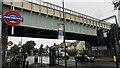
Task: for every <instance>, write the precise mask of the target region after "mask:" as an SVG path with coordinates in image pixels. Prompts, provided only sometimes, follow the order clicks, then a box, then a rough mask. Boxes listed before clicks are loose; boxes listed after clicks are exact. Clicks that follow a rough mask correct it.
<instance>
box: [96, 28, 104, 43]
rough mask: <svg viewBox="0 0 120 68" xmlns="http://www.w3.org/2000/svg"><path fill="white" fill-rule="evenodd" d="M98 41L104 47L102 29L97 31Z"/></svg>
mask: <svg viewBox="0 0 120 68" xmlns="http://www.w3.org/2000/svg"><path fill="white" fill-rule="evenodd" d="M97 41H98V44H99V45H104V35H103V30H102V29H98V30H97Z"/></svg>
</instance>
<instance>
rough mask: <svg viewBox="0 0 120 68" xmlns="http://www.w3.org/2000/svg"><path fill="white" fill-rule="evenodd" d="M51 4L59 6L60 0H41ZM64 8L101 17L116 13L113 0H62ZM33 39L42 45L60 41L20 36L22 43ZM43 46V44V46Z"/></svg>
mask: <svg viewBox="0 0 120 68" xmlns="http://www.w3.org/2000/svg"><path fill="white" fill-rule="evenodd" d="M43 1H47V2H50V3H53V4H57V5H59V6H61V5H62V3H61V1H62V0H43ZM64 1H65V8H69V9H71V10H74V11H77V12H80V13H83V14H86V15H89V16H93V17H95V18H99V19H103V18H105V17H108V16H111V15H113V14H116V10H114V7H113V4H112V2H113V0H64ZM8 40H11V41H13V42H14V43H15V44H18V42H19V41H20V40H21V38H15V37H12V38H9V39H8ZM30 40H33V41H35V42H36V44H37V46H39V45H40V44H44V45H53V43H61V41H58V40H47V39H36V38H35V39H33V38H22V42H23V44H24V43H25V42H26V41H30ZM44 47H45V46H44Z"/></svg>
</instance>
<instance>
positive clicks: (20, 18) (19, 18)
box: [3, 16, 23, 21]
mask: <svg viewBox="0 0 120 68" xmlns="http://www.w3.org/2000/svg"><path fill="white" fill-rule="evenodd" d="M3 19H11V20H21V21H22V20H23V18H22V17H16V16H3Z"/></svg>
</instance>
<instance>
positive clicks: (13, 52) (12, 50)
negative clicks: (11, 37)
mask: <svg viewBox="0 0 120 68" xmlns="http://www.w3.org/2000/svg"><path fill="white" fill-rule="evenodd" d="M19 49H20V48H19V47H18V46H17V45H16V44H15V45H14V46H13V47H12V48H11V49H10V52H11V53H12V54H17V53H19Z"/></svg>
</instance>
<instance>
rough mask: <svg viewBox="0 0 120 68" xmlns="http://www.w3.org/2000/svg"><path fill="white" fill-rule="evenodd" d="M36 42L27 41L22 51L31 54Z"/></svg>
mask: <svg viewBox="0 0 120 68" xmlns="http://www.w3.org/2000/svg"><path fill="white" fill-rule="evenodd" d="M35 45H36V43H35V42H34V41H27V42H26V43H25V44H23V46H22V52H26V53H28V55H30V53H31V50H32V49H33V48H34V46H35Z"/></svg>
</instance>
